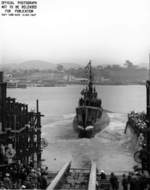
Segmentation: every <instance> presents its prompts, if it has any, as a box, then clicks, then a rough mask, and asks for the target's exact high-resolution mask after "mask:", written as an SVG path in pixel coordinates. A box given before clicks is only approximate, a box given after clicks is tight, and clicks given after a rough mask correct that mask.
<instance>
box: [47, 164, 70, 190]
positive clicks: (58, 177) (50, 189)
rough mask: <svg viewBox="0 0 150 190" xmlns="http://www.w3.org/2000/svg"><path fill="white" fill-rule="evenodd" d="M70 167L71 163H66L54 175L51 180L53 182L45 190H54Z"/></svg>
mask: <svg viewBox="0 0 150 190" xmlns="http://www.w3.org/2000/svg"><path fill="white" fill-rule="evenodd" d="M70 166H71V161H69V162H67V163H66V164H65V165H64V166H63V167H62V169H61V170H60V171H59V172H58V174H57V175H56V177H55V178H54V179H53V181H52V182H51V184H50V185H49V186H48V187H47V189H46V190H54V189H55V188H56V187H57V185H58V184H59V182H60V181H61V179H62V178H63V176H64V175H65V173H66V172H67V171H68V170H69V169H70Z"/></svg>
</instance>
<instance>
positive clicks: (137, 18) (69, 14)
mask: <svg viewBox="0 0 150 190" xmlns="http://www.w3.org/2000/svg"><path fill="white" fill-rule="evenodd" d="M37 1H38V9H37V16H35V17H2V16H1V18H0V19H1V23H2V25H1V32H2V34H1V35H0V38H1V39H0V41H1V42H2V46H1V53H0V55H1V61H0V62H1V64H2V63H19V62H23V61H27V60H33V59H36V60H43V61H49V62H52V63H61V62H75V63H79V64H85V63H87V61H88V60H89V59H91V60H92V61H93V62H94V63H95V64H99V65H100V64H107V63H110V64H111V63H112V64H123V63H124V62H125V60H127V59H129V60H131V61H132V62H134V63H135V64H140V63H146V62H148V53H149V52H150V10H149V9H150V0H37Z"/></svg>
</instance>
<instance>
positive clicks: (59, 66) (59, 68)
mask: <svg viewBox="0 0 150 190" xmlns="http://www.w3.org/2000/svg"><path fill="white" fill-rule="evenodd" d="M63 70H64V67H63V65H60V64H58V65H57V71H59V72H61V71H63Z"/></svg>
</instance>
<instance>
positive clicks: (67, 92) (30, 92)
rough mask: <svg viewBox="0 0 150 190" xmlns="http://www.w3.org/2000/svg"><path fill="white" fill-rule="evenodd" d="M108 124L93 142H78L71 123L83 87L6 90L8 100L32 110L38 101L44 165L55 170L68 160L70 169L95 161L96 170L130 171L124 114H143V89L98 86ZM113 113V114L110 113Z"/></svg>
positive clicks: (130, 154) (130, 151)
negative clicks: (46, 144) (43, 146)
mask: <svg viewBox="0 0 150 190" xmlns="http://www.w3.org/2000/svg"><path fill="white" fill-rule="evenodd" d="M96 88H97V91H98V94H99V97H100V98H101V99H102V104H103V107H104V108H105V109H107V110H111V111H112V112H108V114H109V117H110V119H111V122H110V124H109V126H107V127H106V128H105V129H104V130H102V131H101V132H100V133H97V134H96V136H95V137H94V138H92V139H78V135H77V134H76V133H75V132H74V131H73V127H72V121H73V116H74V114H72V113H74V112H75V107H76V106H77V102H78V99H79V94H80V91H81V89H82V86H68V87H50V88H45V87H43V88H42V87H41V88H27V89H9V90H8V96H11V97H15V98H16V99H17V101H21V102H24V103H27V104H29V105H30V106H29V108H31V107H35V100H36V99H39V103H40V111H41V113H42V114H44V115H45V117H44V118H42V126H43V127H42V128H43V129H42V130H43V131H42V132H43V136H44V137H45V138H46V139H47V141H48V142H49V145H48V147H47V148H46V149H45V150H44V151H43V158H45V159H46V161H45V163H44V164H47V165H48V166H49V169H50V170H58V169H60V168H61V167H62V165H63V164H64V163H65V162H66V161H67V160H70V159H71V160H72V166H73V167H87V166H88V165H89V163H90V160H95V161H96V163H97V166H98V168H99V169H103V170H106V171H108V172H109V171H116V172H123V171H128V170H131V169H132V166H133V165H134V164H135V163H134V160H133V151H134V146H133V144H132V136H131V135H129V136H127V135H124V133H123V132H124V128H125V122H126V119H127V118H126V114H123V113H128V112H129V111H131V110H135V111H143V110H145V103H146V96H145V92H146V91H145V86H138V85H135V86H97V87H96ZM113 112H115V113H113Z"/></svg>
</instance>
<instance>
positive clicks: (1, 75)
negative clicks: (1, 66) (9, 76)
mask: <svg viewBox="0 0 150 190" xmlns="http://www.w3.org/2000/svg"><path fill="white" fill-rule="evenodd" d="M0 82H3V72H2V71H0Z"/></svg>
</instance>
